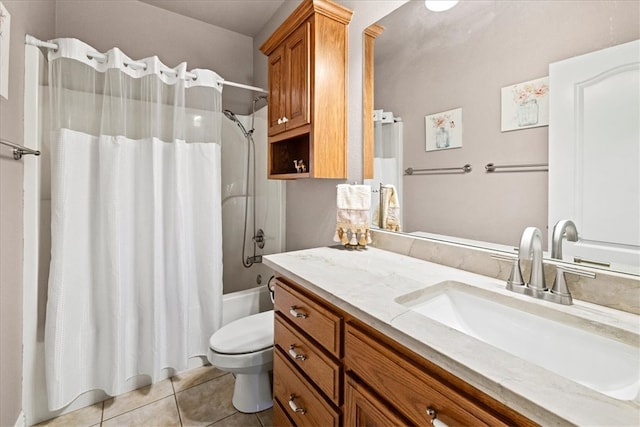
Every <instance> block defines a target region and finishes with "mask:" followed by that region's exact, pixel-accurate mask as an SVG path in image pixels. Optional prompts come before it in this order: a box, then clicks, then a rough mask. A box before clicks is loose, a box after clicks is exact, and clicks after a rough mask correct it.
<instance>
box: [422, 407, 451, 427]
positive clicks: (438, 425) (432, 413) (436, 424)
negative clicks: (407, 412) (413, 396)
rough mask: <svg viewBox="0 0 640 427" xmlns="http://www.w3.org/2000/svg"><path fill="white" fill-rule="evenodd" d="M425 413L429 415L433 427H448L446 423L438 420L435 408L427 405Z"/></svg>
mask: <svg viewBox="0 0 640 427" xmlns="http://www.w3.org/2000/svg"><path fill="white" fill-rule="evenodd" d="M427 414H429V416H430V417H431V420H430V422H431V425H432V426H434V427H449V426H448V425H447V424H446V423H443V422H442V421H440V420H438V419H437V418H438V413H437V412H436V410H435V409H433V408H431V407H428V408H427Z"/></svg>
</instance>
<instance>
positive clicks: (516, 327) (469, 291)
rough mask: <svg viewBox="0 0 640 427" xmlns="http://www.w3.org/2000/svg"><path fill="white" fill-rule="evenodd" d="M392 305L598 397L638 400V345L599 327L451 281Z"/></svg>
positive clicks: (535, 305) (565, 314)
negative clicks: (601, 395) (531, 364)
mask: <svg viewBox="0 0 640 427" xmlns="http://www.w3.org/2000/svg"><path fill="white" fill-rule="evenodd" d="M396 302H398V303H400V304H403V305H404V306H406V307H407V308H409V309H411V310H412V311H413V312H415V313H418V314H420V315H422V316H425V317H427V318H429V319H432V320H435V321H436V322H439V323H442V324H444V325H446V326H448V327H450V328H453V329H455V330H457V331H459V332H462V333H464V334H466V335H468V336H470V337H473V338H475V339H478V340H480V341H483V342H485V343H487V344H490V345H492V346H494V347H497V348H499V349H501V350H503V351H506V352H508V353H511V354H512V355H515V356H518V357H520V358H522V359H524V360H526V361H528V362H531V363H533V364H536V365H538V366H540V367H543V368H545V369H548V370H549V371H552V372H554V373H556V374H558V375H561V376H563V377H565V378H567V379H570V380H572V381H575V382H577V383H579V384H582V385H584V386H586V387H589V388H591V389H593V390H596V391H598V392H600V393H602V394H605V395H608V396H610V397H613V398H615V399H620V400H633V399H635V398H636V397H637V396H638V391H639V390H640V349H639V348H638V346H637V344H636V345H635V346H634V345H629V344H626V343H623V342H621V341H617V340H614V339H611V338H608V337H606V336H604V335H601V334H599V333H596V332H595V331H593V330H589V329H596V328H598V327H597V326H594V325H593V324H591V322H589V321H588V320H586V319H582V318H579V317H577V316H572V315H570V314H567V313H564V312H561V311H558V310H553V309H551V308H547V307H545V306H543V305H541V304H535V303H528V302H524V301H521V300H519V299H515V298H511V297H509V296H505V295H500V294H496V293H492V292H489V291H486V290H484V289H480V288H477V287H474V286H470V285H467V284H464V283H460V282H453V281H449V282H443V283H440V284H438V285H435V286H432V287H429V288H427V289H424V290H421V291H416V292H413V293H411V294H407V295H403V296H401V297H398V298H396ZM605 329H606V328H602V327H601V328H600V331H601V332H602V331H604V330H605ZM627 334H628V337H627V338H630V339H629V341H630V342H632V343H637V342H638V341H636V340H637V339H638V337H637V336H633V335H634V334H631V333H628V332H627Z"/></svg>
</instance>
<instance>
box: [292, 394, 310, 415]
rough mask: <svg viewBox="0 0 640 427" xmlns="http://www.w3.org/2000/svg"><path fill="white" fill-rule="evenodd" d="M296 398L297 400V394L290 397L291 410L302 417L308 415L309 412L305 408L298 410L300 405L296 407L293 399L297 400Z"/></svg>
mask: <svg viewBox="0 0 640 427" xmlns="http://www.w3.org/2000/svg"><path fill="white" fill-rule="evenodd" d="M295 398H296V395H295V394H292V395H290V396H289V407H290V408H291V410H292V411H293V412H296V413H298V414H300V415H304V414H306V413H307V410H306V409H304V408H298V405H296V403H295V402H294V401H293V399H295Z"/></svg>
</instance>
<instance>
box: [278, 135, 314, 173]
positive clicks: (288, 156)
mask: <svg viewBox="0 0 640 427" xmlns="http://www.w3.org/2000/svg"><path fill="white" fill-rule="evenodd" d="M294 160H302V161H304V164H305V166H306V168H307V169H306V172H303V173H298V172H297V171H296V168H295V164H294ZM310 167H311V161H310V158H309V133H305V134H302V135H298V136H296V137H293V138H289V139H285V140H282V141H277V142H271V143H269V178H271V179H278V178H280V179H296V178H308V177H310V176H311V170H310Z"/></svg>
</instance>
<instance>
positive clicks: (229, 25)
mask: <svg viewBox="0 0 640 427" xmlns="http://www.w3.org/2000/svg"><path fill="white" fill-rule="evenodd" d="M140 1H142V2H143V3H148V4H151V5H153V6H156V7H159V8H161V9H165V10H168V11H171V12H174V13H177V14H180V15H184V16H188V17H190V18H193V19H197V20H199V21H203V22H206V23H208V24H211V25H215V26H217V27H221V28H225V29H227V30H231V31H235V32H236V33H240V34H244V35H246V36H249V37H254V36H255V35H256V34H257V33H258V32H259V31H260V30H261V29H262V28H263V27H264V26H265V24H266V23H267V22H268V21H269V20H270V19H271V17H272V16H273V14H274V13H275V12H276V10H278V8H279V7H280V6H281V5H282V3H284V2H285V0H140Z"/></svg>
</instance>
